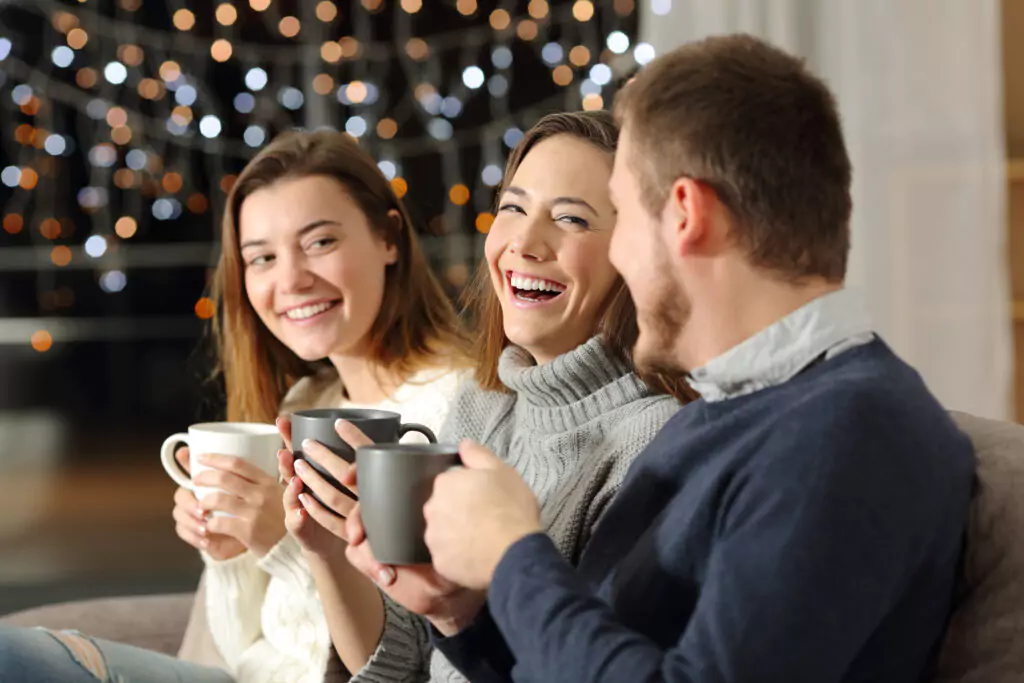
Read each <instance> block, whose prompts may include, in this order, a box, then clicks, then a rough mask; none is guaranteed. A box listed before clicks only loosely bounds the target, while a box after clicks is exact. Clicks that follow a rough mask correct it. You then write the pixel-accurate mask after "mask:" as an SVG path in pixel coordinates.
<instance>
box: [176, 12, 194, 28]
mask: <svg viewBox="0 0 1024 683" xmlns="http://www.w3.org/2000/svg"><path fill="white" fill-rule="evenodd" d="M173 21H174V26H175V28H177V29H178V30H179V31H191V30H192V27H193V26H195V25H196V15H194V14H192V12H190V11H188V10H187V9H180V10H178V11H177V12H175V13H174V19H173Z"/></svg>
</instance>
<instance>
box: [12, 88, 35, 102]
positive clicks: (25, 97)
mask: <svg viewBox="0 0 1024 683" xmlns="http://www.w3.org/2000/svg"><path fill="white" fill-rule="evenodd" d="M32 92H33V91H32V87H31V86H28V85H25V84H21V85H16V86H14V87H13V88H11V99H12V100H14V103H15V104H16V105H18V106H19V107H20V106H21V105H23V104H28V101H29V100H31V99H32Z"/></svg>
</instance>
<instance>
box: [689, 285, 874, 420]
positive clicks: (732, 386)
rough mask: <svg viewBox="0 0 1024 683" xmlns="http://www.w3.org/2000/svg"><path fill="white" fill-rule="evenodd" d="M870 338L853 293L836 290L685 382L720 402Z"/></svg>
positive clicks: (866, 320)
mask: <svg viewBox="0 0 1024 683" xmlns="http://www.w3.org/2000/svg"><path fill="white" fill-rule="evenodd" d="M874 338H875V334H874V331H873V325H872V324H871V320H870V318H869V316H868V315H867V312H866V311H865V310H864V307H863V305H862V304H861V301H860V299H859V297H857V296H856V295H855V294H853V293H852V292H850V291H849V290H846V289H840V290H838V291H835V292H830V293H828V294H825V295H824V296H820V297H818V298H817V299H815V300H813V301H811V302H810V303H807V304H805V305H804V306H802V307H800V308H798V309H797V310H795V311H793V312H792V313H790V314H789V315H787V316H786V317H784V318H782V319H781V320H778V321H776V322H774V323H772V324H771V325H769V326H768V327H766V328H765V329H763V330H761V331H760V332H758V333H757V334H755V335H754V336H752V337H749V338H747V339H745V340H744V341H742V342H740V343H739V344H737V345H736V346H734V347H732V348H731V349H729V350H728V351H726V352H725V353H723V354H722V355H720V356H717V357H716V358H714V359H712V360H711V361H710V362H709V363H707V364H705V365H703V366H701V367H699V368H697V369H695V370H693V371H692V372H691V373H690V376H689V378H687V381H688V382H689V384H690V386H691V387H693V388H694V390H696V391H697V392H699V393H700V395H701V396H702V397H703V398H704V400H705V401H708V402H714V401H724V400H726V399H730V398H736V397H739V396H743V395H745V394H752V393H754V392H755V391H760V390H762V389H767V388H769V387H774V386H777V385H779V384H784V383H785V382H788V381H789V380H791V379H792V378H793V377H795V376H796V375H797V374H798V373H800V371H801V370H803V369H804V368H806V367H807V366H808V365H810V364H811V363H813V362H814V361H815V360H817V359H818V358H819V357H820V356H822V355H824V357H825V359H826V360H827V359H830V358H834V357H835V356H838V355H839V354H840V353H842V352H843V351H848V350H849V349H852V348H854V347H857V346H860V345H862V344H867V343H868V342H870V341H872V340H873V339H874Z"/></svg>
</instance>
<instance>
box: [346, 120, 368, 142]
mask: <svg viewBox="0 0 1024 683" xmlns="http://www.w3.org/2000/svg"><path fill="white" fill-rule="evenodd" d="M345 132H346V133H348V134H349V135H351V136H353V137H357V138H358V137H362V136H363V135H364V134H365V133H366V119H364V118H363V117H362V116H353V117H351V118H350V119H349V120H348V121H346V122H345Z"/></svg>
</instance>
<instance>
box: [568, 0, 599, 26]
mask: <svg viewBox="0 0 1024 683" xmlns="http://www.w3.org/2000/svg"><path fill="white" fill-rule="evenodd" d="M572 15H573V16H574V17H576V21H590V20H591V19H593V18H594V3H592V2H591V1H590V0H576V3H575V4H574V5H573V6H572Z"/></svg>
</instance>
